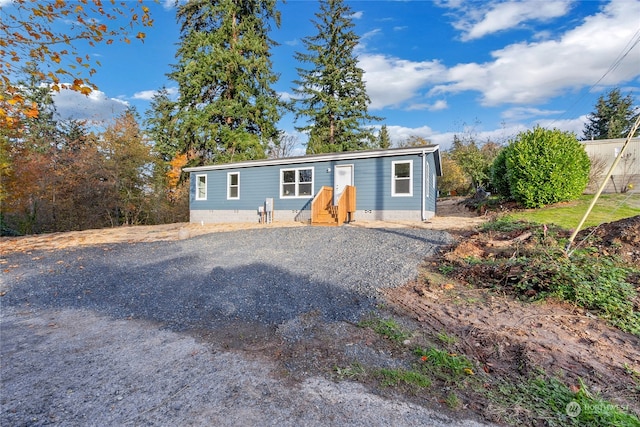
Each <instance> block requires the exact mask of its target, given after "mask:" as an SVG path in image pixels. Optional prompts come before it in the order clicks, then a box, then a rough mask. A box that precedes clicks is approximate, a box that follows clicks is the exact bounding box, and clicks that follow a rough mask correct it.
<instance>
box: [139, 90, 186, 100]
mask: <svg viewBox="0 0 640 427" xmlns="http://www.w3.org/2000/svg"><path fill="white" fill-rule="evenodd" d="M166 89H167V94H168V95H169V97H173V96H174V95H177V94H178V88H176V87H169V88H166ZM157 93H158V90H143V91H140V92H136V93H134V94H133V97H132V98H133V99H141V100H144V101H151V100H152V99H153V97H154V96H155V95H156V94H157Z"/></svg>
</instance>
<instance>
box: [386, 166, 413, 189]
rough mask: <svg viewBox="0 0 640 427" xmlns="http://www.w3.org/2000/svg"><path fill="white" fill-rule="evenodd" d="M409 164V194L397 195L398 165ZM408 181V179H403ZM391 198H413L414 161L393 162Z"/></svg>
mask: <svg viewBox="0 0 640 427" xmlns="http://www.w3.org/2000/svg"><path fill="white" fill-rule="evenodd" d="M402 163H409V192H408V193H396V177H395V171H396V165H397V164H402ZM403 179H406V178H403ZM391 197H413V160H395V161H392V162H391Z"/></svg>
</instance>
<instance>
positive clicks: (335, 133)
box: [293, 0, 380, 154]
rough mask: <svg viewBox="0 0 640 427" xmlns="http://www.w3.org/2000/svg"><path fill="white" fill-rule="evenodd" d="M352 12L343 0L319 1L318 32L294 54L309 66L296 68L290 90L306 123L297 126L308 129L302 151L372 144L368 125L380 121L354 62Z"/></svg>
mask: <svg viewBox="0 0 640 427" xmlns="http://www.w3.org/2000/svg"><path fill="white" fill-rule="evenodd" d="M352 15H353V12H352V11H351V9H350V8H349V6H347V5H345V4H344V2H343V1H342V0H321V1H320V11H319V12H317V13H316V14H315V16H316V18H317V20H315V21H312V22H313V24H314V26H315V27H316V29H317V30H318V34H316V35H315V36H309V37H305V38H304V39H303V40H302V41H303V43H304V46H305V48H306V53H301V52H296V55H295V58H296V59H297V60H298V61H299V62H301V63H307V64H309V65H310V68H308V69H307V68H301V67H299V68H298V69H297V71H298V77H299V78H298V80H296V81H294V83H295V84H296V85H297V86H298V87H296V88H294V89H293V91H294V93H295V94H296V95H297V96H298V98H296V99H295V102H296V104H297V105H298V108H297V110H296V119H299V118H300V117H303V116H304V117H307V123H306V125H304V126H300V127H297V128H296V129H297V130H299V131H302V132H307V133H308V135H309V142H308V143H307V154H315V153H328V152H339V151H355V150H362V149H366V148H370V147H371V146H373V145H375V144H376V139H375V135H374V133H373V131H372V129H371V128H370V127H369V126H368V122H370V121H372V120H380V119H379V118H377V117H374V116H371V115H369V113H368V105H369V104H370V102H371V100H370V99H369V96H368V95H367V91H366V87H365V84H364V81H363V79H362V77H363V73H364V72H363V70H362V69H361V68H359V67H358V59H357V57H356V56H355V54H354V49H355V47H356V46H357V44H358V41H359V39H360V38H359V36H357V35H356V33H355V32H354V31H353V28H354V26H355V25H354V24H353V22H352V18H351V17H352Z"/></svg>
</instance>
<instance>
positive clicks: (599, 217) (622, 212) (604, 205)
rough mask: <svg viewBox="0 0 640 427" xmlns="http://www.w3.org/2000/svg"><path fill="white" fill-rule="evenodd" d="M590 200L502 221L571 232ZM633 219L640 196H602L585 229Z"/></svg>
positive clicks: (639, 207) (639, 212)
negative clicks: (520, 222)
mask: <svg viewBox="0 0 640 427" xmlns="http://www.w3.org/2000/svg"><path fill="white" fill-rule="evenodd" d="M592 200H593V196H592V195H585V196H582V197H580V198H579V199H578V200H575V201H572V202H567V203H558V204H556V205H552V206H547V207H545V208H541V209H527V210H524V211H520V212H513V213H509V214H508V215H506V216H505V217H503V218H504V220H505V221H508V220H511V221H529V222H535V223H539V224H555V225H558V226H560V227H562V228H566V229H574V228H575V227H576V226H577V225H578V223H579V222H580V219H581V218H582V216H583V215H584V213H585V212H586V211H587V208H588V207H589V205H590V204H591V201H592ZM636 215H640V194H637V193H636V194H629V193H627V194H603V195H601V196H600V197H599V198H598V202H597V203H596V205H595V206H594V208H593V210H592V211H591V213H590V214H589V217H588V218H587V221H586V222H585V224H584V227H592V226H595V225H600V224H602V223H605V222H613V221H618V220H620V219H624V218H630V217H632V216H636Z"/></svg>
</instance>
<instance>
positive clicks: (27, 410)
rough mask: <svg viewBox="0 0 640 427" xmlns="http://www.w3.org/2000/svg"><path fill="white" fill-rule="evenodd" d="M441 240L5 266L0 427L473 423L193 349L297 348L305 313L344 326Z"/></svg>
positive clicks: (249, 237) (271, 241)
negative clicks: (246, 343)
mask: <svg viewBox="0 0 640 427" xmlns="http://www.w3.org/2000/svg"><path fill="white" fill-rule="evenodd" d="M449 241H450V236H449V235H448V234H446V233H444V232H437V231H431V230H424V229H365V228H355V227H340V228H315V227H314V228H311V227H303V228H279V229H265V230H260V229H258V230H244V231H237V232H229V233H216V234H211V235H206V236H200V237H197V238H192V239H188V240H182V241H174V242H155V243H138V244H129V245H127V244H117V245H103V246H98V247H88V248H87V247H85V248H78V249H68V250H58V251H34V252H31V253H24V254H11V255H9V256H7V257H5V258H3V259H2V268H3V270H4V272H3V274H2V282H0V292H6V294H4V296H2V298H1V299H0V303H1V304H2V313H1V317H0V322H1V323H0V326H1V329H0V333H1V336H0V339H1V346H0V353H1V360H2V365H1V366H0V370H1V371H0V373H1V375H2V377H1V384H2V388H1V395H0V405H1V406H0V411H1V412H0V425H49V424H55V425H126V424H129V425H258V424H259V425H292V426H293V425H460V426H462V425H478V424H474V423H473V422H471V421H469V420H465V421H455V420H452V419H450V418H448V417H446V416H444V415H441V414H437V413H434V412H432V411H431V410H428V409H426V408H423V407H419V406H415V405H412V404H409V403H406V402H402V401H391V400H385V399H383V398H382V397H380V396H376V395H374V394H371V393H370V392H369V391H367V390H366V389H365V388H364V387H363V386H361V385H359V384H356V383H351V382H340V383H334V382H331V381H328V380H326V379H324V378H321V377H317V376H305V377H300V376H297V375H294V377H295V378H290V379H289V380H288V381H284V380H283V378H285V377H286V375H283V373H282V372H281V370H282V366H280V365H278V363H277V361H275V360H273V358H269V357H266V356H263V355H261V354H260V352H259V351H257V352H249V351H246V347H245V348H244V350H242V351H241V350H238V349H234V348H233V343H232V342H230V341H229V342H223V341H221V340H218V339H212V340H210V341H206V340H202V339H201V337H202V336H204V335H206V333H207V332H210V333H211V334H212V335H211V336H216V335H215V333H216V332H219V331H235V333H232V334H231V335H230V336H232V337H234V340H242V339H244V334H246V335H247V336H250V335H252V334H254V335H255V340H254V341H252V343H251V344H253V345H256V346H258V347H259V345H260V342H259V340H260V338H261V334H263V333H264V334H267V335H268V334H272V333H275V334H277V333H278V331H279V334H280V335H278V337H279V339H281V340H301V339H305V334H309V329H308V328H306V327H305V322H304V319H305V318H306V317H308V316H309V313H314V316H315V317H317V318H318V319H319V320H318V321H321V322H323V323H324V324H327V325H340V324H343V323H344V322H355V321H357V320H358V319H359V318H361V316H362V315H364V314H366V313H368V312H370V311H371V310H374V309H375V305H376V302H377V301H376V295H377V289H379V288H382V287H390V286H398V285H401V284H404V283H406V282H407V281H408V280H410V279H412V278H413V277H415V276H416V274H417V267H418V265H419V263H420V262H421V260H422V259H423V258H424V257H425V256H427V255H429V254H430V253H432V251H433V250H434V249H436V248H437V246H438V245H441V244H444V243H447V242H449ZM305 316H306V317H305ZM332 329H333V327H332ZM335 329H339V327H337V328H335ZM194 331H198V333H197V334H195V333H194ZM203 331H204V332H203ZM199 337H200V338H199ZM307 338H308V337H307ZM231 341H233V340H231Z"/></svg>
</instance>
